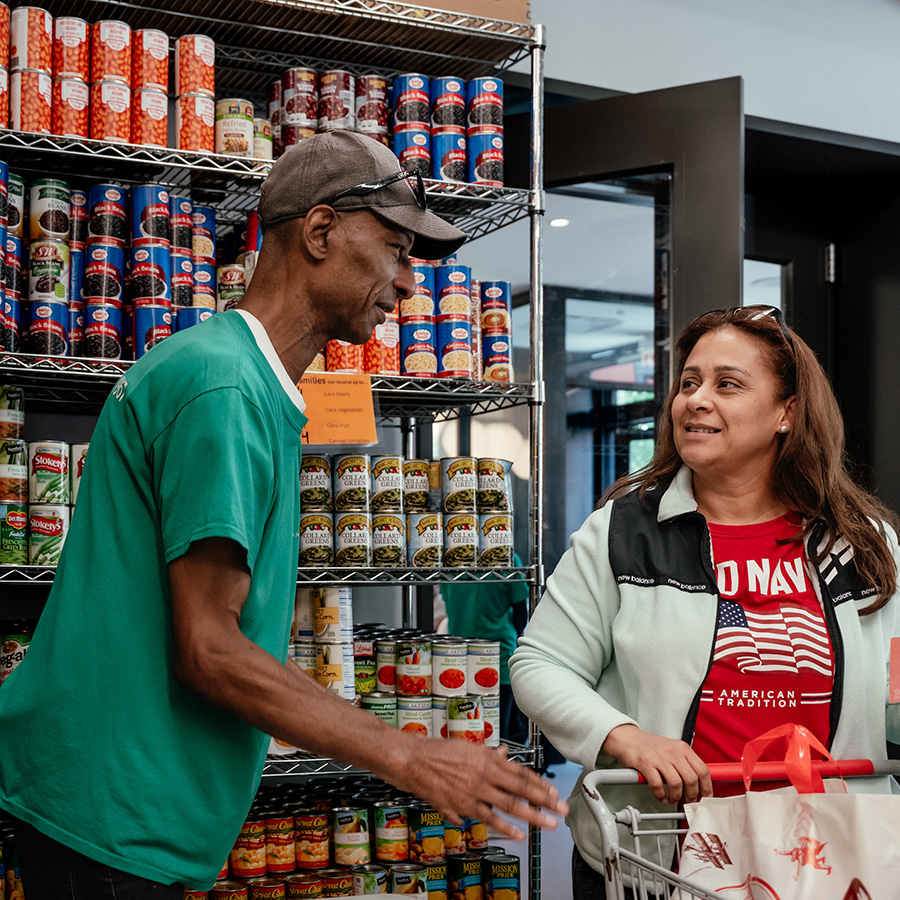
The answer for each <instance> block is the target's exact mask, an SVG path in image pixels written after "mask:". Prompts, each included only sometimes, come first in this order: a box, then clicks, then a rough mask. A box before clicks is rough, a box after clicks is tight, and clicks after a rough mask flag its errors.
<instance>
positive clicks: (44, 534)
mask: <svg viewBox="0 0 900 900" xmlns="http://www.w3.org/2000/svg"><path fill="white" fill-rule="evenodd" d="M68 531H69V507H68V506H37V505H32V506H31V507H30V509H29V510H28V562H29V563H31V565H33V566H55V565H57V563H59V557H60V554H61V553H62V548H63V542H64V541H65V539H66V534H67V533H68Z"/></svg>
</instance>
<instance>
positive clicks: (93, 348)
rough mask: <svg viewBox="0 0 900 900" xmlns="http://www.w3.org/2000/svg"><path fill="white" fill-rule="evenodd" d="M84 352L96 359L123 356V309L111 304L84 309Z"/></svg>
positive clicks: (92, 305) (90, 305) (94, 305)
mask: <svg viewBox="0 0 900 900" xmlns="http://www.w3.org/2000/svg"><path fill="white" fill-rule="evenodd" d="M82 352H83V353H84V355H85V356H89V357H92V358H96V359H120V358H121V356H122V308H121V307H120V306H112V305H110V304H89V305H88V306H86V307H85V309H84V341H83V343H82Z"/></svg>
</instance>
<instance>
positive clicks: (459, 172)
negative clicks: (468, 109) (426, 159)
mask: <svg viewBox="0 0 900 900" xmlns="http://www.w3.org/2000/svg"><path fill="white" fill-rule="evenodd" d="M466 176H467V167H466V135H465V131H464V130H463V129H462V128H435V129H433V130H432V132H431V177H432V178H433V179H434V180H435V181H447V182H450V183H454V184H464V183H465V181H466Z"/></svg>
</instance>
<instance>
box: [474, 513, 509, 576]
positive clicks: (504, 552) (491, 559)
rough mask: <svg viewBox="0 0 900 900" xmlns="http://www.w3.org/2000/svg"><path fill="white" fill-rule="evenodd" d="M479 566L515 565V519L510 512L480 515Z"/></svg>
mask: <svg viewBox="0 0 900 900" xmlns="http://www.w3.org/2000/svg"><path fill="white" fill-rule="evenodd" d="M478 532H479V549H478V565H479V566H505V567H507V568H509V567H510V566H512V565H513V520H512V516H511V515H509V514H508V513H486V514H484V515H479V516H478Z"/></svg>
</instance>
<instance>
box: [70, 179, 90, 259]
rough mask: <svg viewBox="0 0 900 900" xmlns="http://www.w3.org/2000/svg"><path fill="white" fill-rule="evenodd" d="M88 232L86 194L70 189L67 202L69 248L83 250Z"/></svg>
mask: <svg viewBox="0 0 900 900" xmlns="http://www.w3.org/2000/svg"><path fill="white" fill-rule="evenodd" d="M87 233H88V195H87V193H86V192H85V191H81V190H72V192H71V200H70V203H69V249H70V250H84V248H85V246H86V245H87Z"/></svg>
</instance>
